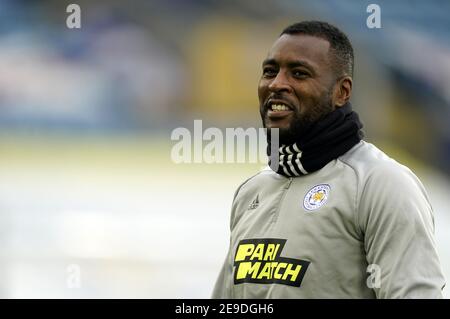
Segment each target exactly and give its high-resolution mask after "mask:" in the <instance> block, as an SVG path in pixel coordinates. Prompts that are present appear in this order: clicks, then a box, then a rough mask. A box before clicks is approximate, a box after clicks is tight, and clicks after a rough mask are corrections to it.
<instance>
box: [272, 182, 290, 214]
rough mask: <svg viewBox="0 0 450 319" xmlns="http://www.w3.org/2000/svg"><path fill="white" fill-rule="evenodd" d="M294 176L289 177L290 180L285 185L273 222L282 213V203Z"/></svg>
mask: <svg viewBox="0 0 450 319" xmlns="http://www.w3.org/2000/svg"><path fill="white" fill-rule="evenodd" d="M292 180H293V177H289V181H288V182H287V183H286V185H285V186H284V190H283V194H282V195H281V198H280V201H279V202H278V207H277V211H276V212H275V215H274V217H273V218H272V222H273V223H275V222H276V221H277V220H278V216H279V214H280V209H281V205H282V204H283V202H284V198H285V197H286V194H287V191H288V189H289V187H291V184H292Z"/></svg>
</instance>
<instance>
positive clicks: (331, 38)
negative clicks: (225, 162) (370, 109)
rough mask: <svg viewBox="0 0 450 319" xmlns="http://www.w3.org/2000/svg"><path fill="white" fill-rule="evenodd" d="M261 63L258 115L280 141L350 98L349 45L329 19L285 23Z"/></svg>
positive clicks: (351, 66) (289, 138)
mask: <svg viewBox="0 0 450 319" xmlns="http://www.w3.org/2000/svg"><path fill="white" fill-rule="evenodd" d="M262 67H263V72H262V77H261V80H260V82H259V86H258V96H259V101H260V113H261V117H262V120H263V124H264V127H267V128H279V129H280V142H281V143H283V144H289V143H293V142H294V139H295V137H296V136H298V134H301V132H302V131H303V130H304V129H305V128H307V127H308V126H309V125H310V124H312V123H314V122H315V121H317V120H318V119H320V118H321V117H323V116H324V115H326V114H328V113H329V112H331V111H333V110H335V109H336V108H338V107H341V106H343V105H344V104H345V103H347V102H348V100H349V99H350V96H351V91H352V76H353V48H352V45H351V44H350V41H349V40H348V38H347V37H346V35H345V34H344V33H343V32H342V31H340V30H339V29H337V28H336V27H334V26H332V25H330V24H328V23H325V22H319V21H305V22H300V23H296V24H293V25H291V26H289V27H287V28H286V29H284V30H283V32H282V33H281V35H280V37H279V38H278V39H277V40H276V41H275V43H274V44H273V46H272V48H271V49H270V51H269V53H268V56H267V58H266V59H265V60H264V62H263V65H262Z"/></svg>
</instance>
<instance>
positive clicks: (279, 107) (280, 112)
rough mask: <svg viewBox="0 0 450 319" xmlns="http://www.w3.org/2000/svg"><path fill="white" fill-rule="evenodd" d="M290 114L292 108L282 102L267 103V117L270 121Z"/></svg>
mask: <svg viewBox="0 0 450 319" xmlns="http://www.w3.org/2000/svg"><path fill="white" fill-rule="evenodd" d="M291 113H292V108H291V107H290V106H288V105H287V104H284V103H282V102H278V101H277V102H269V107H268V108H267V117H268V118H270V119H280V118H283V117H286V116H288V115H289V114H291Z"/></svg>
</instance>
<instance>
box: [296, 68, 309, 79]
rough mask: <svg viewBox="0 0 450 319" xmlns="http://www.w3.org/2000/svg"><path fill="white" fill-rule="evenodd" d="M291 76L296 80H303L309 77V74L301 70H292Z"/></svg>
mask: <svg viewBox="0 0 450 319" xmlns="http://www.w3.org/2000/svg"><path fill="white" fill-rule="evenodd" d="M292 75H293V76H294V77H296V78H305V77H308V76H309V73H307V72H305V71H302V70H294V71H292Z"/></svg>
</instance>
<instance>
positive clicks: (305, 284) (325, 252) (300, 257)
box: [212, 141, 445, 298]
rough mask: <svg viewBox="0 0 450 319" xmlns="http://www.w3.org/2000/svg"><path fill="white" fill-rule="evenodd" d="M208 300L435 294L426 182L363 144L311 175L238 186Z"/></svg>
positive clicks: (266, 173) (437, 283) (438, 291)
mask: <svg viewBox="0 0 450 319" xmlns="http://www.w3.org/2000/svg"><path fill="white" fill-rule="evenodd" d="M230 228H231V240H230V248H229V252H228V255H227V257H226V260H225V263H224V265H223V267H222V270H221V272H220V275H219V278H218V279H217V282H216V285H215V287H214V291H213V295H212V297H213V298H442V288H443V286H444V285H445V280H444V277H443V274H442V270H441V266H440V262H439V258H438V255H437V252H436V246H435V241H434V220H433V215H432V208H431V205H430V203H429V199H428V196H427V194H426V192H425V189H424V187H423V186H422V184H421V182H420V181H419V180H418V178H417V177H416V176H415V175H414V174H413V173H412V172H411V171H410V170H409V169H408V168H407V167H405V166H403V165H401V164H399V163H397V162H396V161H394V160H393V159H391V158H389V157H388V156H387V155H386V154H384V153H383V152H382V151H380V150H379V149H378V148H376V147H375V146H374V145H372V144H370V143H367V142H364V141H361V142H360V143H359V144H357V145H355V146H354V147H353V148H352V149H351V150H350V151H348V152H347V153H345V154H344V155H343V156H341V157H339V158H338V159H335V160H333V161H331V162H329V163H328V164H327V165H326V166H325V167H323V168H322V169H320V170H319V171H316V172H314V173H311V174H308V175H305V176H301V177H295V178H286V177H284V176H282V175H279V174H276V173H275V172H273V171H272V170H270V168H267V169H265V170H263V171H261V172H260V173H258V174H257V175H255V176H253V177H252V178H250V179H249V180H247V181H246V182H244V183H243V184H242V185H241V186H240V187H239V188H238V190H237V191H236V193H235V197H234V200H233V206H232V211H231V222H230Z"/></svg>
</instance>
